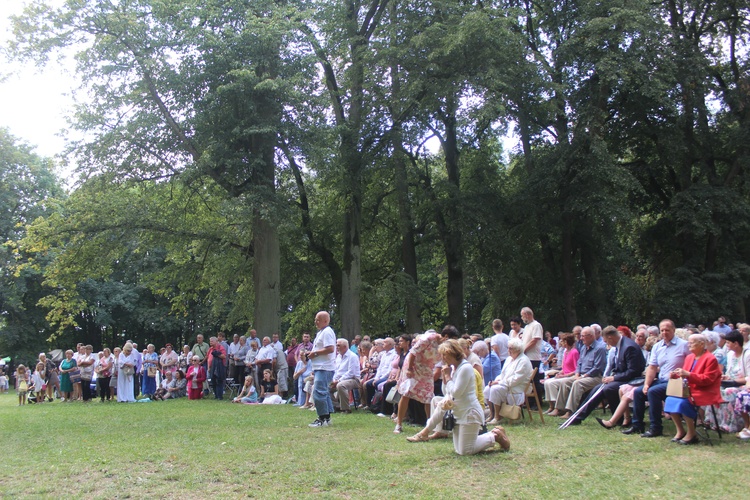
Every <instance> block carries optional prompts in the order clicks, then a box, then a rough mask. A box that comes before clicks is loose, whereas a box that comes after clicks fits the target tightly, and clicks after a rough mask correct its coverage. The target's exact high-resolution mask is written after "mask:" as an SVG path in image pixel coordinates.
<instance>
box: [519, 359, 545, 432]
mask: <svg viewBox="0 0 750 500" xmlns="http://www.w3.org/2000/svg"><path fill="white" fill-rule="evenodd" d="M537 370H538V368H534V371H532V372H531V378H530V379H529V383H528V384H526V390H525V391H524V392H523V394H524V404H523V405H521V412H522V413H523V407H524V406H525V407H526V410H527V411H528V412H529V422H531V421H533V420H534V418H533V417H532V415H531V414H532V413H533V412H532V411H531V404H530V403H529V396H533V397H534V401H536V411H538V412H539V418H540V419H542V423H544V413H543V412H542V402H541V401H540V400H539V394H537V392H536V386H535V385H534V377H536V372H537ZM523 418H525V417H523Z"/></svg>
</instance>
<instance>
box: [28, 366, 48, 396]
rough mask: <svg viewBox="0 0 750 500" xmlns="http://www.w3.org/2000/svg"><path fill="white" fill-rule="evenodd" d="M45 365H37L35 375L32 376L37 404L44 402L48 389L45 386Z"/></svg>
mask: <svg viewBox="0 0 750 500" xmlns="http://www.w3.org/2000/svg"><path fill="white" fill-rule="evenodd" d="M45 375H46V374H45V373H44V363H37V364H36V370H35V371H34V375H32V376H31V383H32V385H33V386H34V398H35V400H36V402H37V403H42V402H43V401H44V391H45V390H46V389H47V388H46V387H45V385H44V378H45Z"/></svg>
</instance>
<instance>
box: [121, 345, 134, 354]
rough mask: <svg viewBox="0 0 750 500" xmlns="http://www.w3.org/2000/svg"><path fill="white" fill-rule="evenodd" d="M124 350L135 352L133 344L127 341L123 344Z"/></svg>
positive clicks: (125, 351)
mask: <svg viewBox="0 0 750 500" xmlns="http://www.w3.org/2000/svg"><path fill="white" fill-rule="evenodd" d="M122 352H124V353H130V352H133V344H131V343H130V342H127V343H126V344H125V345H124V346H122Z"/></svg>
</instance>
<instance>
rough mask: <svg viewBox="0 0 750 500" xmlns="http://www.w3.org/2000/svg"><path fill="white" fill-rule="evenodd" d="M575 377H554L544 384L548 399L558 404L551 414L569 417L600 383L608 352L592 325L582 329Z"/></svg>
mask: <svg viewBox="0 0 750 500" xmlns="http://www.w3.org/2000/svg"><path fill="white" fill-rule="evenodd" d="M579 354H580V357H579V358H578V366H577V367H576V373H575V375H573V376H571V377H565V378H552V379H549V380H547V381H546V382H545V383H544V386H545V390H547V391H548V394H549V400H550V401H554V402H555V408H554V410H552V412H551V413H550V415H552V416H560V417H563V418H569V417H570V415H572V413H573V412H574V411H576V410H577V409H578V406H579V405H580V404H581V398H583V395H584V394H586V393H587V392H589V391H590V390H591V389H593V388H594V387H596V386H597V385H599V384H601V382H602V374H603V373H604V367H605V365H606V364H607V350H606V349H605V348H604V347H603V346H601V345H599V344H598V343H597V342H596V334H595V333H594V329H593V328H591V327H590V326H587V327H586V328H582V329H581V350H580V351H579Z"/></svg>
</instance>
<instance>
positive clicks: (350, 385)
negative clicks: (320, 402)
mask: <svg viewBox="0 0 750 500" xmlns="http://www.w3.org/2000/svg"><path fill="white" fill-rule="evenodd" d="M336 352H337V356H336V371H335V372H334V373H333V381H331V385H330V388H329V390H330V391H331V399H332V400H333V407H334V408H335V409H336V410H337V411H340V412H342V413H351V412H352V410H351V408H350V407H349V391H351V390H354V389H359V376H360V373H361V370H360V369H359V356H358V355H357V354H355V353H354V351H351V350H350V349H349V342H348V341H347V340H346V339H337V340H336Z"/></svg>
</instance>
